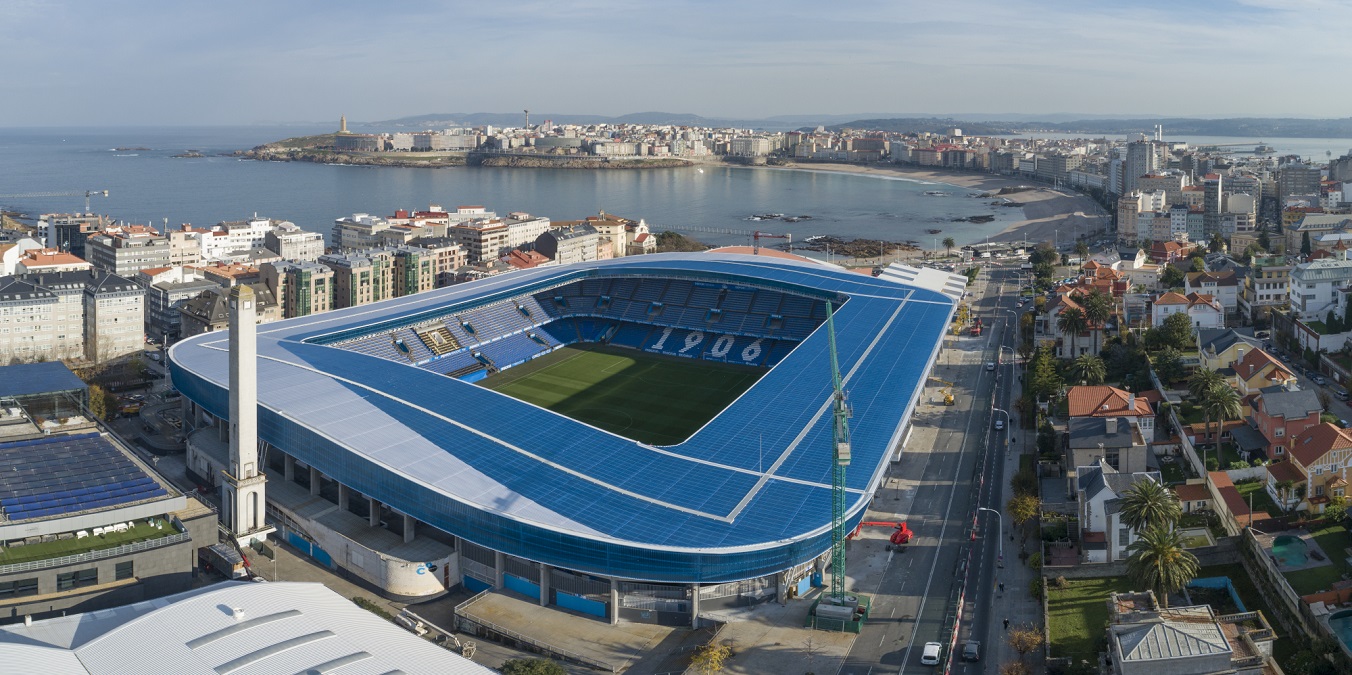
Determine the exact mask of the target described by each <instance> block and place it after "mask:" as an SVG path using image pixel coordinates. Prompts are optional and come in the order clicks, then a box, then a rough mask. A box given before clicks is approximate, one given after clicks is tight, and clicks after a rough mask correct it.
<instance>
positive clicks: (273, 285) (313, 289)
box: [259, 262, 334, 319]
mask: <svg viewBox="0 0 1352 675" xmlns="http://www.w3.org/2000/svg"><path fill="white" fill-rule="evenodd" d="M259 274H260V276H261V277H262V281H263V285H265V286H267V287H268V290H270V291H272V295H273V297H274V298H276V299H277V302H278V304H280V305H281V315H282V318H286V319H290V318H292V317H297V316H309V315H310V314H318V313H320V312H327V311H329V310H330V309H333V292H334V285H333V284H334V282H333V279H334V272H333V269H332V268H330V267H328V266H327V265H321V264H319V263H317V262H281V263H265V264H264V265H262V267H261V268H260V269H259Z"/></svg>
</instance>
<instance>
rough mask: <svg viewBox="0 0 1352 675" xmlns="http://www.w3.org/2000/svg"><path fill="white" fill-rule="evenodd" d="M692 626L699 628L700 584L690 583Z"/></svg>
mask: <svg viewBox="0 0 1352 675" xmlns="http://www.w3.org/2000/svg"><path fill="white" fill-rule="evenodd" d="M690 627H691V628H694V629H697V628H699V584H690Z"/></svg>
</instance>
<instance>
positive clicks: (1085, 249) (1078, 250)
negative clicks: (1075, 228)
mask: <svg viewBox="0 0 1352 675" xmlns="http://www.w3.org/2000/svg"><path fill="white" fill-rule="evenodd" d="M1075 255H1077V256H1079V257H1080V272H1084V264H1085V263H1086V262H1088V261H1089V246H1088V245H1086V244H1085V243H1084V242H1082V241H1080V242H1076V243H1075Z"/></svg>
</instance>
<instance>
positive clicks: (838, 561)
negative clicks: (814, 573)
mask: <svg viewBox="0 0 1352 675" xmlns="http://www.w3.org/2000/svg"><path fill="white" fill-rule="evenodd" d="M831 313H832V312H831V301H830V300H827V301H826V334H827V335H828V336H829V337H830V349H831V380H832V383H833V384H834V385H835V393H834V394H833V395H832V401H833V403H832V410H833V413H834V422H833V429H834V432H835V433H834V438H833V440H834V442H835V443H834V450H833V457H832V463H831V597H833V598H844V597H845V534H846V533H845V467H847V466H849V465H850V406H849V404H848V403H846V402H845V388H844V386H843V385H842V383H841V381H840V364H839V363H838V362H837V360H836V326H835V322H834V321H833V320H832V319H831Z"/></svg>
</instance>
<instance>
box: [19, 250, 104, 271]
mask: <svg viewBox="0 0 1352 675" xmlns="http://www.w3.org/2000/svg"><path fill="white" fill-rule="evenodd" d="M92 269H94V266H93V265H91V264H90V263H88V262H87V261H85V260H81V259H80V258H79V257H78V256H75V255H73V254H70V253H66V252H64V251H58V250H56V249H54V248H36V249H27V250H24V251H23V253H22V255H20V257H19V259H18V260H17V261H16V262H15V263H14V273H15V274H20V275H23V274H51V273H53V272H83V271H87V270H92Z"/></svg>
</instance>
